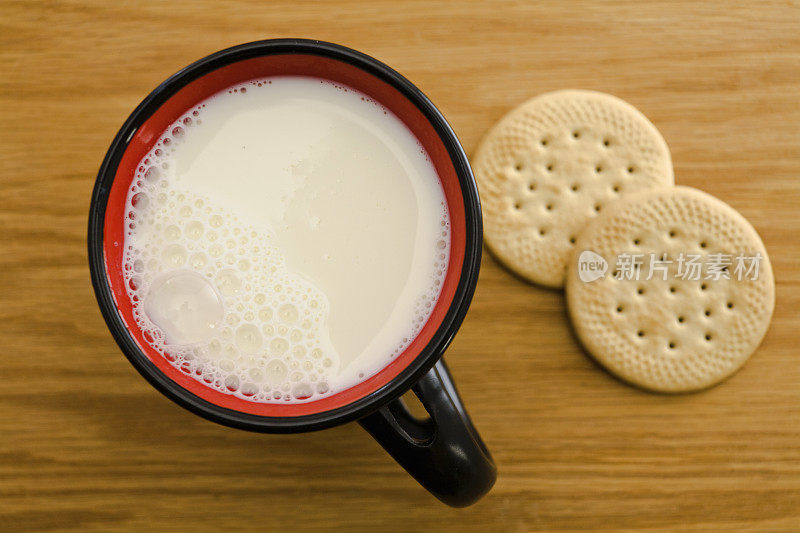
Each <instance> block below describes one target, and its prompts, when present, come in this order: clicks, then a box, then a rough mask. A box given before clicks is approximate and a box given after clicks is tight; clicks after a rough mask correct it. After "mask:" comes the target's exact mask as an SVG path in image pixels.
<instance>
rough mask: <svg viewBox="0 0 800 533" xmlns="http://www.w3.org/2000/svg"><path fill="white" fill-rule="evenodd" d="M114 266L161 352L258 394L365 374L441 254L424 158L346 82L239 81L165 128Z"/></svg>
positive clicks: (308, 396) (431, 277) (307, 396)
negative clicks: (120, 262) (120, 268)
mask: <svg viewBox="0 0 800 533" xmlns="http://www.w3.org/2000/svg"><path fill="white" fill-rule="evenodd" d="M126 217H127V220H128V226H129V230H128V233H127V235H126V239H125V271H124V272H125V280H126V286H127V290H128V295H129V297H130V298H131V302H132V304H133V310H134V317H135V319H136V321H137V324H138V325H139V327H140V328H141V329H142V330H143V331H144V334H145V338H146V339H147V341H148V342H149V343H150V344H151V345H152V346H153V347H154V348H155V349H156V350H157V351H158V352H160V353H161V354H162V355H163V356H164V357H165V358H166V359H167V360H168V361H170V363H171V364H172V365H174V366H175V367H177V368H179V369H180V370H181V371H183V372H184V373H186V374H188V375H191V376H192V377H194V378H195V379H197V380H198V381H200V382H202V383H204V384H206V385H208V386H209V387H212V388H214V389H217V390H219V391H221V392H224V393H227V394H233V395H236V396H238V397H240V398H244V399H247V400H251V401H255V402H283V403H287V402H303V401H310V400H315V399H318V398H320V397H323V396H326V395H329V394H332V393H336V392H339V391H341V390H344V389H347V388H349V387H351V386H353V385H355V384H357V383H358V382H360V381H363V380H364V379H366V378H368V377H369V376H371V375H373V374H375V373H376V372H378V371H379V370H381V369H382V368H383V367H385V366H386V365H387V364H388V363H389V362H390V361H391V359H392V358H394V357H395V356H396V355H397V354H399V353H401V352H402V351H403V350H404V349H405V348H406V347H407V346H408V344H409V343H410V342H411V341H412V340H413V338H414V337H415V336H416V335H417V334H418V333H419V330H420V329H421V328H422V325H423V324H424V323H425V321H426V320H427V318H428V316H429V315H430V313H431V311H432V309H433V306H434V304H435V302H436V300H437V298H438V295H439V292H440V289H441V285H442V282H443V277H444V272H445V270H446V266H447V264H448V261H449V248H450V223H449V218H448V213H447V208H446V204H445V200H444V194H443V191H442V189H441V185H440V184H439V181H438V177H437V175H436V172H435V169H434V168H433V165H432V163H431V162H430V160H429V159H428V157H427V154H426V153H425V151H424V150H423V149H422V147H421V146H420V145H419V143H418V142H417V140H416V139H415V138H414V137H413V135H412V134H411V132H410V131H409V130H408V129H407V128H406V127H405V125H404V124H403V123H402V122H401V121H400V120H399V119H398V118H397V117H395V116H394V115H393V114H392V113H391V112H390V111H388V110H387V109H385V108H384V107H382V106H381V105H379V104H377V103H376V102H374V101H372V100H371V99H369V98H368V97H366V96H365V95H363V94H361V93H359V92H356V91H354V90H352V89H350V88H347V87H341V86H336V85H334V84H332V83H329V82H327V81H322V80H318V79H312V78H299V77H276V78H269V79H262V80H253V81H250V82H247V83H245V84H241V85H237V86H234V87H231V88H229V89H228V90H226V91H223V92H221V93H219V94H217V95H215V96H213V97H211V98H210V99H208V100H206V101H205V102H203V103H202V104H200V105H198V106H197V107H196V108H194V109H192V110H190V111H189V112H187V113H186V114H185V115H184V116H182V117H180V119H178V120H177V121H176V122H175V123H174V124H172V125H171V126H170V127H169V128H167V131H166V132H165V133H164V134H163V135H162V137H161V138H160V139H159V140H158V142H157V143H156V145H155V146H154V148H153V149H152V150H151V151H150V152H149V153H148V154H147V155H146V156H145V157H144V158H142V161H141V162H140V165H139V167H138V169H137V172H136V176H135V178H134V180H133V182H132V185H131V188H130V190H129V193H128V205H127V208H126Z"/></svg>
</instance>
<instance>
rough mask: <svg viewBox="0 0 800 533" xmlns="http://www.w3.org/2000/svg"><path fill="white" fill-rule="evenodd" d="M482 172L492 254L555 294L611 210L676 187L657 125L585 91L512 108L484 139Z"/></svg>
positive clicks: (477, 167) (478, 170) (478, 169)
mask: <svg viewBox="0 0 800 533" xmlns="http://www.w3.org/2000/svg"><path fill="white" fill-rule="evenodd" d="M473 169H474V171H475V177H476V179H477V182H478V188H479V191H480V195H481V203H482V206H483V217H484V236H485V237H486V243H487V245H488V246H489V248H490V250H491V251H492V253H493V254H494V255H495V256H496V257H497V258H498V259H499V260H500V261H502V262H503V263H504V264H505V265H506V266H507V267H509V268H510V269H511V270H513V271H514V272H516V273H517V274H519V275H520V276H522V277H523V278H525V279H527V280H529V281H532V282H534V283H537V284H539V285H543V286H546V287H552V288H561V287H563V286H564V276H565V273H566V267H567V261H568V258H569V256H570V254H571V252H572V249H573V248H574V242H575V238H576V237H577V235H578V234H579V233H580V231H581V230H582V229H583V227H584V226H585V225H586V223H587V222H588V221H589V220H591V219H592V218H594V217H595V216H597V214H598V213H599V212H600V211H601V210H602V208H603V207H604V206H605V205H606V204H608V203H609V202H612V201H613V200H616V199H617V198H619V197H621V196H624V195H625V194H628V193H632V192H635V191H638V190H642V189H648V188H653V187H657V186H664V185H672V184H673V183H674V178H673V173H672V160H671V158H670V153H669V149H668V148H667V144H666V142H664V139H663V137H662V136H661V134H660V133H659V132H658V130H657V129H656V128H655V126H653V124H651V123H650V121H649V120H647V118H646V117H645V116H644V115H643V114H642V113H641V112H639V111H638V110H637V109H636V108H634V107H633V106H631V105H630V104H628V103H626V102H624V101H622V100H620V99H619V98H616V97H614V96H611V95H608V94H603V93H598V92H594V91H582V90H564V91H556V92H551V93H546V94H543V95H541V96H538V97H536V98H533V99H532V100H529V101H527V102H525V103H524V104H522V105H520V106H519V107H517V108H516V109H514V110H512V111H511V112H510V113H508V114H507V115H506V116H505V117H504V118H503V119H501V120H500V122H499V123H497V124H496V125H495V126H494V127H493V128H492V129H491V130H490V131H489V133H488V134H487V135H486V137H485V138H484V139H483V141H482V142H481V144H480V146H479V147H478V150H477V151H476V153H475V157H474V159H473Z"/></svg>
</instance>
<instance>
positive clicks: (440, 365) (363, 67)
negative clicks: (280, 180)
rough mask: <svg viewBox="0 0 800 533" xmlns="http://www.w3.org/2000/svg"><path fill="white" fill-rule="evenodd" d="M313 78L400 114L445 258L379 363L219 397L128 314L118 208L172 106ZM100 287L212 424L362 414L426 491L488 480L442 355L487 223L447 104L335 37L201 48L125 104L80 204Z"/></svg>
mask: <svg viewBox="0 0 800 533" xmlns="http://www.w3.org/2000/svg"><path fill="white" fill-rule="evenodd" d="M281 75H287V76H309V77H316V78H321V79H326V80H330V81H333V82H335V83H337V84H340V85H345V86H348V87H352V88H354V89H356V90H358V91H360V92H362V93H364V94H366V95H368V96H370V97H371V98H373V99H374V100H375V101H377V102H379V103H381V104H382V105H384V106H385V107H386V108H388V109H389V110H391V111H392V112H393V113H394V114H395V115H396V116H397V117H399V118H400V119H401V120H402V121H403V122H404V123H405V124H406V126H407V127H408V128H409V129H410V130H411V132H412V133H413V134H414V135H415V136H416V137H417V139H418V140H419V142H420V143H421V144H422V146H423V147H424V148H425V150H426V151H427V153H428V154H429V156H430V158H431V161H432V162H433V164H434V167H435V169H436V172H437V174H438V177H439V179H440V181H441V184H442V188H443V190H444V193H445V197H446V200H447V206H448V210H449V215H450V223H451V237H450V239H451V243H450V250H451V251H450V262H449V265H448V268H447V271H446V275H445V278H444V281H443V284H442V290H441V293H440V295H439V299H438V301H437V302H436V304H435V307H434V309H433V312H432V313H431V315H430V317H429V318H428V320H427V323H426V324H425V325H424V326H423V328H422V329H421V330H420V332H419V334H418V335H417V337H416V338H415V339H414V340H413V341H412V342H411V344H410V345H409V346H408V347H407V348H406V349H405V351H403V352H402V353H401V354H399V355H398V356H397V357H395V358H394V359H393V360H392V361H391V362H390V363H389V364H388V365H387V366H386V367H384V368H383V369H382V370H381V371H380V372H378V373H377V374H375V375H373V376H371V377H369V378H367V379H366V380H364V381H362V382H360V383H358V384H357V385H355V386H353V387H351V388H349V389H347V390H343V391H341V392H338V393H335V394H332V395H330V396H326V397H324V398H321V399H318V400H314V401H310V402H307V403H295V404H276V403H256V402H251V401H248V400H245V399H242V398H238V397H236V396H233V395H229V394H225V393H223V392H220V391H218V390H215V389H213V388H211V387H208V386H206V385H204V384H203V383H201V382H199V381H197V380H196V379H194V378H193V377H191V376H190V375H187V374H186V373H184V372H182V371H181V369H179V368H176V367H174V366H172V365H171V364H170V363H169V362H168V361H167V360H166V359H165V358H164V357H163V356H162V355H161V354H159V353H158V352H157V351H156V350H155V349H154V348H153V347H152V346H151V345H150V344H149V343H148V340H147V338H146V337H145V335H144V334H143V332H142V331H141V330H140V329H139V328H138V326H137V323H136V320H135V319H134V317H133V306H132V303H131V301H130V298H129V296H128V294H127V292H126V289H125V286H124V276H123V269H124V260H123V253H124V246H123V244H124V235H125V219H124V215H125V205H126V198H127V193H128V189H129V187H130V185H131V181H132V180H133V177H134V175H135V172H136V168H137V165H138V163H139V161H140V160H141V159H142V157H143V156H144V155H145V154H146V153H147V152H148V151H149V150H150V149H151V148H152V147H153V145H154V144H155V142H156V141H157V140H158V138H159V137H160V136H161V134H162V133H163V132H164V131H165V130H166V128H167V127H168V126H169V125H170V124H172V123H173V122H174V121H175V120H176V119H177V118H178V117H180V116H181V115H182V114H183V113H185V112H186V111H187V110H188V109H191V108H192V107H194V106H196V105H197V104H199V103H200V102H202V101H203V100H205V99H207V98H208V97H210V96H212V95H214V94H215V93H217V92H219V91H221V90H223V89H226V88H228V87H230V86H232V85H235V84H238V83H241V82H245V81H248V80H251V79H255V78H265V77H270V76H281ZM88 245H89V262H90V269H91V274H92V284H93V285H94V289H95V295H96V297H97V301H98V304H99V306H100V309H101V311H102V313H103V317H104V318H105V320H106V323H107V325H108V327H109V329H110V331H111V333H112V335H113V336H114V338H115V339H116V341H117V343H118V344H119V346H120V348H121V349H122V352H123V353H124V354H125V356H126V357H127V358H128V360H130V362H131V363H132V364H133V366H134V367H135V368H136V369H137V370H138V371H139V373H141V374H142V376H144V378H145V379H147V380H148V381H149V382H150V383H151V384H152V385H153V386H154V387H155V388H156V389H158V390H159V391H160V392H162V393H163V394H164V395H166V396H167V397H169V398H171V399H172V400H174V401H175V402H176V403H178V404H179V405H181V406H183V407H185V408H187V409H189V410H190V411H192V412H194V413H196V414H198V415H200V416H203V417H205V418H207V419H209V420H212V421H214V422H218V423H221V424H225V425H228V426H231V427H235V428H240V429H247V430H251V431H259V432H265V433H290V432H301V431H312V430H317V429H323V428H327V427H331V426H334V425H338V424H343V423H346V422H350V421H353V420H358V421H359V423H360V424H361V425H362V426H363V427H364V428H365V429H366V430H367V431H368V432H369V433H370V434H371V435H372V436H373V437H374V438H375V439H376V440H377V441H378V442H379V443H380V444H381V445H382V446H383V447H384V448H385V449H386V450H387V451H388V452H389V453H390V454H391V455H392V456H393V457H394V458H395V459H396V460H397V461H398V462H399V463H400V464H401V465H402V466H403V467H404V468H405V469H406V470H407V471H408V472H409V473H410V474H411V475H412V476H414V478H415V479H416V480H417V481H419V483H420V484H422V485H423V486H424V487H425V488H426V489H428V490H429V491H430V492H431V493H433V494H434V495H435V496H436V497H437V498H439V499H440V500H441V501H443V502H445V503H447V504H449V505H452V506H459V507H460V506H466V505H470V504H471V503H474V502H475V501H477V500H478V499H479V498H480V497H481V496H483V495H484V494H485V493H486V492H488V491H489V489H490V488H491V487H492V485H493V484H494V481H495V479H496V477H497V470H496V467H495V465H494V462H493V460H492V457H491V454H490V453H489V451H488V450H487V449H486V446H485V445H484V443H483V441H482V440H481V438H480V436H479V435H478V433H477V431H476V430H475V428H474V426H473V425H472V422H471V421H470V418H469V416H468V415H467V413H466V411H465V409H464V407H463V404H462V402H461V399H460V398H459V395H458V392H457V391H456V389H455V386H454V384H453V381H452V379H451V377H450V373H449V372H448V370H447V367H446V366H445V364H444V361H442V360H441V356H442V354H443V352H444V350H445V349H446V348H447V346H448V345H449V343H450V341H451V340H452V338H453V336H454V335H455V333H456V331H457V330H458V328H459V326H460V325H461V322H462V320H463V319H464V315H465V314H466V311H467V308H468V306H469V303H470V301H471V299H472V294H473V292H474V290H475V285H476V283H477V280H478V270H479V268H480V259H481V247H482V223H481V211H480V202H479V199H478V191H477V187H476V185H475V180H474V177H473V176H472V171H471V169H470V167H469V163H468V161H467V157H466V155H465V154H464V151H463V149H462V148H461V145H460V144H459V142H458V139H457V138H456V136H455V134H454V133H453V131H452V129H451V128H450V126H449V125H448V123H447V122H446V121H445V119H444V117H443V116H442V114H441V113H440V112H439V111H438V110H437V109H436V108H435V107H434V105H433V104H432V103H431V102H430V101H429V100H428V99H427V97H425V95H424V94H422V92H421V91H420V90H419V89H417V88H416V87H415V86H414V85H412V84H411V83H410V82H409V81H408V80H406V79H405V78H404V77H402V76H401V75H400V74H398V73H397V72H395V71H394V70H392V69H391V68H389V67H388V66H386V65H384V64H383V63H381V62H379V61H377V60H375V59H373V58H371V57H369V56H367V55H364V54H362V53H360V52H357V51H355V50H351V49H349V48H345V47H342V46H338V45H334V44H330V43H325V42H321V41H311V40H305V39H274V40H267V41H258V42H253V43H248V44H243V45H240V46H235V47H233V48H229V49H226V50H222V51H220V52H217V53H215V54H212V55H210V56H208V57H205V58H203V59H201V60H199V61H197V62H195V63H193V64H191V65H189V66H188V67H186V68H184V69H183V70H181V71H179V72H178V73H176V74H174V75H173V76H171V77H170V78H169V79H167V80H166V81H165V82H163V83H162V84H161V85H159V86H158V87H157V88H156V89H155V90H154V91H153V92H152V93H150V94H149V95H148V96H147V98H145V99H144V101H142V103H141V104H139V106H138V107H137V108H136V109H135V110H134V111H133V113H132V114H131V115H130V117H128V119H127V120H126V121H125V123H124V124H123V126H122V128H121V129H120V130H119V132H118V133H117V135H116V137H115V138H114V141H113V142H112V143H111V146H110V147H109V149H108V152H107V153H106V156H105V159H104V160H103V164H102V166H101V167H100V171H99V173H98V176H97V181H96V183H95V188H94V192H93V194H92V202H91V207H90V215H89V235H88ZM408 390H413V391H414V392H415V393H416V395H417V396H418V397H419V399H420V401H421V402H422V404H423V406H424V407H425V408H426V410H427V411H428V413H429V415H430V416H429V418H427V419H424V420H423V419H418V418H416V417H414V416H413V415H411V414H410V412H409V411H408V409H407V408H406V407H405V405H404V404H403V401H402V399H401V398H400V396H401V395H403V394H404V393H405V392H407V391H408Z"/></svg>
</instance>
